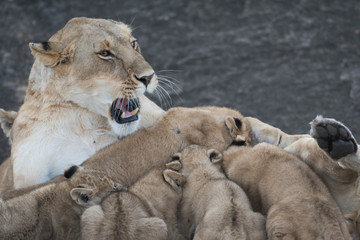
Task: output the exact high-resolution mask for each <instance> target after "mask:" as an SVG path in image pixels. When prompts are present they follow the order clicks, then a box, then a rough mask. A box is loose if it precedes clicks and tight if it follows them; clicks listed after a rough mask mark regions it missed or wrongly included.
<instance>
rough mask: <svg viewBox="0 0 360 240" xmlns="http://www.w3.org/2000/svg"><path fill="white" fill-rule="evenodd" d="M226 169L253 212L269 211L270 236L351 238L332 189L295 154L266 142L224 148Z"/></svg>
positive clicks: (268, 225) (279, 237) (268, 231)
mask: <svg viewBox="0 0 360 240" xmlns="http://www.w3.org/2000/svg"><path fill="white" fill-rule="evenodd" d="M223 169H224V171H225V173H226V175H227V176H228V177H229V178H230V179H231V180H233V181H234V182H236V183H237V184H239V185H240V186H241V187H242V188H243V189H244V191H245V192H246V193H247V195H248V197H249V199H250V202H251V204H252V206H253V208H254V210H255V211H259V212H262V213H263V214H267V220H266V231H267V236H268V238H269V239H304V240H305V239H317V238H323V239H351V237H350V235H349V232H348V229H347V227H346V224H345V220H344V217H343V215H342V213H341V211H340V209H339V207H338V206H337V204H336V202H335V200H334V199H333V197H332V196H331V195H330V193H329V191H328V189H327V187H326V186H325V185H324V183H323V182H322V181H321V180H320V178H319V177H318V176H317V175H316V174H315V173H314V172H313V171H312V170H311V169H310V168H309V167H308V166H307V165H306V164H305V163H304V162H302V161H301V160H300V159H298V158H296V157H295V156H294V155H292V154H289V153H287V152H285V151H284V150H282V149H280V148H278V147H275V146H273V145H270V144H267V143H261V144H258V145H256V146H254V147H247V146H243V147H237V146H234V147H230V148H229V149H228V150H227V151H225V152H224V160H223ZM319 219H321V221H319Z"/></svg>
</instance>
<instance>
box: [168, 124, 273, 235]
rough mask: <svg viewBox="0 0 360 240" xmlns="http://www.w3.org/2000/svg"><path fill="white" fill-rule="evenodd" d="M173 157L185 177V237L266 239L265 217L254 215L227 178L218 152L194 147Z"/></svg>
mask: <svg viewBox="0 0 360 240" xmlns="http://www.w3.org/2000/svg"><path fill="white" fill-rule="evenodd" d="M230 120H231V119H230ZM174 158H177V159H179V161H181V163H182V165H183V168H182V170H181V172H182V174H183V175H184V176H185V177H186V184H185V185H184V188H183V198H182V200H181V205H180V214H179V218H180V220H179V223H180V228H181V229H182V233H183V234H184V235H185V236H188V237H190V239H194V240H195V239H198V240H200V239H207V240H211V239H249V240H264V239H266V232H265V217H264V216H262V215H261V214H260V213H255V212H254V211H253V210H252V208H251V205H250V202H249V199H248V198H247V196H246V194H245V193H244V191H243V190H242V189H241V188H240V187H239V186H238V185H237V184H235V183H234V182H232V181H230V180H229V179H227V178H226V177H225V175H224V173H223V172H222V170H221V162H222V155H221V153H220V152H219V151H217V150H215V149H210V150H207V149H205V148H203V147H200V146H196V145H192V146H189V147H187V148H185V149H184V150H183V151H182V152H181V153H178V154H176V155H175V156H174Z"/></svg>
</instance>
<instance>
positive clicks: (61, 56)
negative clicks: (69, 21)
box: [29, 42, 75, 67]
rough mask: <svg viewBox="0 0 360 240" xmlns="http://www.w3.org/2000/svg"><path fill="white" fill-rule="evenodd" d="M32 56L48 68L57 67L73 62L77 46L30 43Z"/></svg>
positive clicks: (56, 43)
mask: <svg viewBox="0 0 360 240" xmlns="http://www.w3.org/2000/svg"><path fill="white" fill-rule="evenodd" d="M29 47H30V50H31V53H32V55H33V56H34V57H35V58H36V59H39V60H40V62H42V63H43V64H44V65H45V66H46V67H55V66H57V65H59V64H61V63H66V62H71V61H72V59H73V56H74V53H75V45H74V44H72V43H71V44H69V45H66V44H64V43H61V42H42V43H29Z"/></svg>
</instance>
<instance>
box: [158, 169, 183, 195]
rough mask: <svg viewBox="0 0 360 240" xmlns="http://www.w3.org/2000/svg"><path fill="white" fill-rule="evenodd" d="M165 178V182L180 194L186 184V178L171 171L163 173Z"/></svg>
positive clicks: (166, 170) (167, 170)
mask: <svg viewBox="0 0 360 240" xmlns="http://www.w3.org/2000/svg"><path fill="white" fill-rule="evenodd" d="M163 177H164V179H165V181H166V182H167V183H168V184H170V186H171V187H172V188H173V189H174V190H176V191H178V192H179V191H181V188H182V186H183V185H184V184H185V183H186V178H185V177H184V176H183V175H182V174H181V173H179V172H176V171H174V170H171V169H165V170H164V171H163Z"/></svg>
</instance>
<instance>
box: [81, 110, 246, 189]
mask: <svg viewBox="0 0 360 240" xmlns="http://www.w3.org/2000/svg"><path fill="white" fill-rule="evenodd" d="M234 118H239V119H240V118H242V115H241V114H240V113H239V112H238V111H236V110H232V109H228V108H220V107H213V108H211V109H205V108H182V107H177V108H172V109H170V110H169V111H168V112H167V113H166V115H165V116H164V117H163V118H162V119H161V120H159V121H158V122H157V123H156V124H155V125H154V126H152V127H150V128H146V129H142V130H139V131H137V132H136V133H134V134H132V135H130V136H128V137H126V138H124V139H122V140H120V141H118V142H116V143H114V144H112V145H110V146H109V147H107V148H104V149H103V150H101V151H99V152H98V153H96V154H95V155H94V156H93V157H91V158H90V159H89V160H87V161H86V162H84V163H83V166H86V167H88V168H92V169H98V170H104V171H106V172H107V173H108V174H109V175H110V176H111V177H113V178H114V179H117V180H118V181H119V182H122V183H124V185H125V186H130V185H132V184H134V183H135V182H136V181H137V180H138V179H139V178H140V177H141V176H142V175H144V174H145V173H147V172H148V171H149V170H150V169H151V168H153V167H160V166H162V165H164V164H165V163H166V162H167V161H168V159H169V158H170V157H171V156H172V155H173V154H174V153H176V152H179V151H181V150H182V149H184V148H185V147H187V146H189V145H191V144H197V145H201V146H204V147H207V148H216V149H218V150H219V151H224V150H225V149H227V148H228V146H229V145H230V144H231V143H233V142H234V141H238V140H239V134H240V133H241V132H239V133H237V131H238V130H237V128H236V126H233V125H229V124H228V125H227V124H225V122H226V120H227V119H234ZM233 121H234V120H233ZM239 141H241V140H239Z"/></svg>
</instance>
